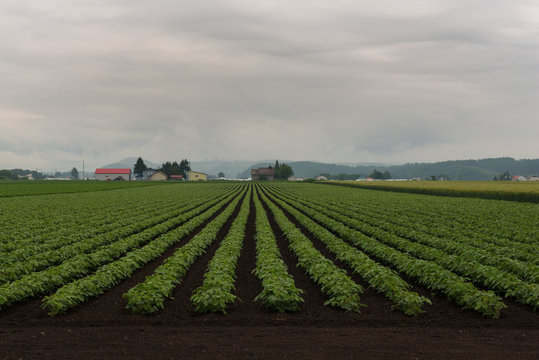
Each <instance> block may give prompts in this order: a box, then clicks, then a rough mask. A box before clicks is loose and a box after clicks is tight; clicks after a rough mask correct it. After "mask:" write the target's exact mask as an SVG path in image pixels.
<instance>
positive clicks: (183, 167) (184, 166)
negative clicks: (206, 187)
mask: <svg viewBox="0 0 539 360" xmlns="http://www.w3.org/2000/svg"><path fill="white" fill-rule="evenodd" d="M179 167H180V172H181V173H180V174H178V175H182V176H183V177H184V178H186V177H187V173H188V172H189V171H191V165H190V164H189V160H187V159H183V160H182V161H180V166H179ZM223 176H224V175H223Z"/></svg>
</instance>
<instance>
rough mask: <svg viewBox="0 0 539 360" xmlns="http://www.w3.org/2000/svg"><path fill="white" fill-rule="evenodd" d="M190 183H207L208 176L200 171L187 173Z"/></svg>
mask: <svg viewBox="0 0 539 360" xmlns="http://www.w3.org/2000/svg"><path fill="white" fill-rule="evenodd" d="M187 180H188V181H207V180H208V175H206V174H204V173H201V172H198V171H189V172H188V173H187Z"/></svg>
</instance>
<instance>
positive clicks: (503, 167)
mask: <svg viewBox="0 0 539 360" xmlns="http://www.w3.org/2000/svg"><path fill="white" fill-rule="evenodd" d="M175 160H176V161H180V160H181V159H175ZM136 161H137V157H128V158H125V159H122V160H120V161H118V162H115V163H112V164H108V165H105V166H103V167H104V168H133V165H134V164H135V162H136ZM171 161H174V160H171ZM279 162H284V163H286V164H288V165H290V166H291V167H292V169H293V170H294V175H295V176H297V177H304V178H313V177H316V176H318V175H321V174H330V175H339V174H354V176H356V175H357V176H363V177H366V176H368V175H369V174H370V173H372V172H373V171H374V170H375V169H376V170H379V171H382V172H384V171H389V172H390V173H391V175H392V177H393V178H394V179H410V178H414V177H418V178H421V179H426V178H430V177H431V176H436V177H443V178H446V179H449V180H492V179H493V178H494V176H498V175H499V174H501V173H504V172H506V171H509V173H510V174H511V175H524V176H528V175H539V159H522V160H515V159H513V158H510V157H502V158H489V159H479V160H452V161H441V162H436V163H408V164H404V165H380V164H372V163H359V164H358V165H354V164H328V163H321V162H314V161H281V160H279ZM144 163H145V164H146V165H147V166H148V167H155V168H157V167H159V166H160V165H161V163H155V162H152V161H149V160H147V159H144ZM274 163H275V160H265V161H264V160H263V161H256V162H254V161H219V160H212V161H191V168H192V169H193V170H196V171H200V172H204V173H206V174H208V175H213V176H217V174H218V173H219V172H223V173H224V174H225V175H226V177H228V178H244V177H250V176H251V169H256V168H259V167H266V166H268V165H273V164H274Z"/></svg>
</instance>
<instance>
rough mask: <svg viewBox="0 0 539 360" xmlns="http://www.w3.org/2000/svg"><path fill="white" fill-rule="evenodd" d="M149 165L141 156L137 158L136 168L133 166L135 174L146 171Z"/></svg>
mask: <svg viewBox="0 0 539 360" xmlns="http://www.w3.org/2000/svg"><path fill="white" fill-rule="evenodd" d="M147 169H148V167H147V166H146V164H144V160H142V158H141V157H139V158H138V159H137V162H136V163H135V165H134V168H133V172H134V173H135V174H140V175H142V173H143V172H144V170H147Z"/></svg>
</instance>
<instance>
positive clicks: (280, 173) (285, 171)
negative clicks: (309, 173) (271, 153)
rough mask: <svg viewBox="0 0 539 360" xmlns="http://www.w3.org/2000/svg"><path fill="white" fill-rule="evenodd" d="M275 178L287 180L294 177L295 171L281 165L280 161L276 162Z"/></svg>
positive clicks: (285, 165) (288, 166)
mask: <svg viewBox="0 0 539 360" xmlns="http://www.w3.org/2000/svg"><path fill="white" fill-rule="evenodd" d="M274 174H275V178H276V179H282V180H286V179H288V178H289V177H290V176H292V175H294V170H292V168H291V167H290V165H287V164H279V162H278V161H275V173H274Z"/></svg>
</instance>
